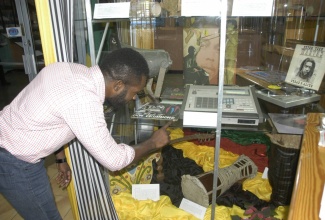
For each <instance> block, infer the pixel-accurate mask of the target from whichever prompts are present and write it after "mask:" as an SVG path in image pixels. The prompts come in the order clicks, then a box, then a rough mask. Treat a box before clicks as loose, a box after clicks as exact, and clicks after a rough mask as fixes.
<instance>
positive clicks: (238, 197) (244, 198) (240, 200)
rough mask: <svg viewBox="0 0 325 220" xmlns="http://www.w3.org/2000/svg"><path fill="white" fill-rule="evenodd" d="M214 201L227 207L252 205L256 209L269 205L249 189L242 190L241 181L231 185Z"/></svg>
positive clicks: (244, 207)
mask: <svg viewBox="0 0 325 220" xmlns="http://www.w3.org/2000/svg"><path fill="white" fill-rule="evenodd" d="M216 203H217V204H218V205H223V206H227V207H232V206H233V205H236V206H238V207H240V208H241V209H244V210H246V209H247V207H249V206H254V207H255V208H256V209H258V210H260V209H262V208H264V207H267V206H269V202H267V201H264V200H261V199H259V198H258V197H257V196H256V195H254V194H253V193H251V192H250V191H245V190H243V187H242V183H241V182H237V183H235V184H234V185H232V186H231V187H230V188H229V189H228V190H227V191H226V192H224V193H223V194H222V195H221V196H219V197H218V198H217V200H216Z"/></svg>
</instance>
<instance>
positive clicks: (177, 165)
mask: <svg viewBox="0 0 325 220" xmlns="http://www.w3.org/2000/svg"><path fill="white" fill-rule="evenodd" d="M162 157H163V172H164V175H165V178H164V181H163V182H159V181H158V180H157V173H158V171H157V164H156V162H153V169H154V172H153V178H152V180H151V183H159V184H160V194H161V195H167V196H169V197H170V199H171V201H172V203H173V204H174V205H175V206H177V207H178V206H179V205H180V203H181V201H182V199H183V197H184V196H183V193H182V188H181V181H182V179H181V177H182V175H186V174H188V175H191V176H196V175H198V174H201V173H203V172H204V171H203V169H202V168H201V167H200V166H198V165H197V164H196V163H195V161H194V160H191V159H189V158H184V156H183V151H182V150H178V149H175V148H174V147H172V146H170V145H169V146H166V147H164V148H163V150H162Z"/></svg>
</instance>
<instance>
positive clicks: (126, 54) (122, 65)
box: [98, 48, 149, 85]
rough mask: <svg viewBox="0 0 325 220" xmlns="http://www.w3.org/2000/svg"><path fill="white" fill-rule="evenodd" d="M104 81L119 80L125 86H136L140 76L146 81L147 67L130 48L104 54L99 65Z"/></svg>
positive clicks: (138, 54)
mask: <svg viewBox="0 0 325 220" xmlns="http://www.w3.org/2000/svg"><path fill="white" fill-rule="evenodd" d="M98 66H99V68H100V70H101V71H102V73H103V75H104V78H105V80H121V81H122V82H123V83H124V84H126V85H137V84H139V83H140V82H141V80H142V76H144V77H146V78H147V79H148V77H149V67H148V63H147V61H146V60H145V58H144V57H143V56H142V55H141V54H140V53H139V52H137V51H135V50H133V49H131V48H122V49H118V50H114V51H112V52H110V53H108V54H106V55H105V56H104V57H103V58H102V59H101V61H100V63H99V65H98Z"/></svg>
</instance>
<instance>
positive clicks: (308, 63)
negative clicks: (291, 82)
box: [297, 58, 316, 82]
mask: <svg viewBox="0 0 325 220" xmlns="http://www.w3.org/2000/svg"><path fill="white" fill-rule="evenodd" d="M315 65H316V64H315V61H314V60H313V59H312V58H306V59H305V60H304V61H302V63H301V64H300V68H299V72H298V74H297V75H298V76H299V77H300V78H301V79H302V80H304V81H307V82H309V80H310V78H311V76H312V75H313V73H314V69H315Z"/></svg>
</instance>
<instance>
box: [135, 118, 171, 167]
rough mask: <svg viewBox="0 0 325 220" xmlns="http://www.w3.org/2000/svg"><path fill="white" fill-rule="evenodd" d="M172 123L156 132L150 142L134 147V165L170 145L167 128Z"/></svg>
mask: <svg viewBox="0 0 325 220" xmlns="http://www.w3.org/2000/svg"><path fill="white" fill-rule="evenodd" d="M171 123H172V122H171V121H170V122H167V123H166V124H165V125H164V126H163V127H162V128H160V129H159V130H157V131H155V132H154V133H153V135H152V136H151V137H150V138H149V139H148V140H146V141H144V142H142V143H140V144H137V145H135V146H134V151H135V155H134V159H133V161H132V163H136V162H138V161H139V160H140V159H141V158H143V157H145V156H147V155H149V154H150V153H153V152H155V151H157V150H159V149H161V148H163V147H164V146H166V145H167V144H168V143H169V141H170V137H169V132H168V131H167V128H168V127H169V125H170V124H171Z"/></svg>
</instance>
